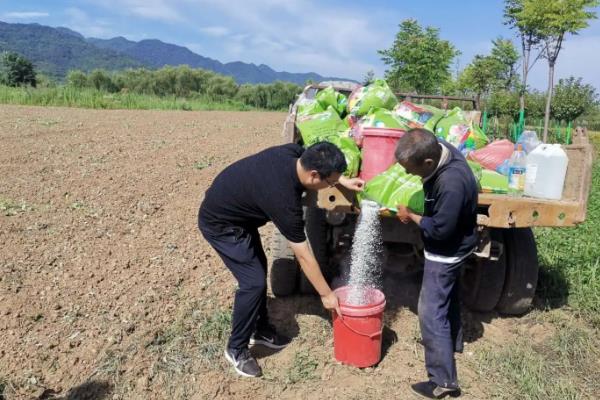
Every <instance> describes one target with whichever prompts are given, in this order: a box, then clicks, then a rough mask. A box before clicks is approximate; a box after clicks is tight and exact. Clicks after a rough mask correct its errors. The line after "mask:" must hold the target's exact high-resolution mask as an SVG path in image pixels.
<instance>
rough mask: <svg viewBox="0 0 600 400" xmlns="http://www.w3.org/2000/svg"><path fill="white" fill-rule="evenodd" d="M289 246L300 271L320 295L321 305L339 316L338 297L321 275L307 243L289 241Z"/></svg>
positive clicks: (340, 313) (340, 314)
mask: <svg viewBox="0 0 600 400" xmlns="http://www.w3.org/2000/svg"><path fill="white" fill-rule="evenodd" d="M290 247H291V248H292V250H293V251H294V255H295V256H296V259H297V260H298V263H299V264H300V268H302V272H304V275H306V278H307V279H308V280H309V282H310V283H311V284H312V285H313V286H314V288H315V290H316V291H317V293H319V296H321V301H322V302H323V306H324V307H325V308H326V309H328V310H335V312H336V313H337V314H338V316H339V317H340V318H341V316H342V312H341V311H340V305H339V302H338V298H337V296H336V295H335V293H333V291H332V290H331V288H330V287H329V285H328V284H327V281H326V280H325V278H324V277H323V274H322V273H321V268H319V263H318V262H317V260H316V259H315V256H314V255H313V253H312V251H311V250H310V247H308V243H307V242H306V241H304V242H302V243H293V242H290Z"/></svg>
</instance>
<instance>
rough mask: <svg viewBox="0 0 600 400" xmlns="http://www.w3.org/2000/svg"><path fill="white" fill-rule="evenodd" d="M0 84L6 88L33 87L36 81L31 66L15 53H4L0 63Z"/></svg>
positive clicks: (29, 62)
mask: <svg viewBox="0 0 600 400" xmlns="http://www.w3.org/2000/svg"><path fill="white" fill-rule="evenodd" d="M0 83H1V84H3V85H6V86H24V85H30V86H33V87H35V86H36V84H37V80H36V77H35V70H34V68H33V64H32V63H31V61H29V60H27V59H26V58H24V57H21V56H20V55H18V54H17V53H12V52H4V53H3V54H2V58H1V62H0Z"/></svg>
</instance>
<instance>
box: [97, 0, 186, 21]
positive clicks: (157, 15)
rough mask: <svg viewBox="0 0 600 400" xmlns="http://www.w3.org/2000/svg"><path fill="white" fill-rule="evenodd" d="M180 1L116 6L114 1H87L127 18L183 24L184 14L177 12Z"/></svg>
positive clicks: (134, 0)
mask: <svg viewBox="0 0 600 400" xmlns="http://www.w3.org/2000/svg"><path fill="white" fill-rule="evenodd" d="M181 1H182V0H172V1H168V0H120V1H119V3H118V6H115V3H114V1H108V0H88V2H90V3H92V4H94V5H96V6H100V7H104V8H107V9H109V10H111V11H116V12H119V13H122V14H125V15H129V16H137V17H141V18H146V19H151V20H158V21H164V22H170V23H174V22H183V21H185V20H186V18H185V17H184V15H186V13H185V12H181V11H180V10H179V7H178V5H179V4H180V3H181Z"/></svg>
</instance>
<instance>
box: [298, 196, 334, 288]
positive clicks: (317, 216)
mask: <svg viewBox="0 0 600 400" xmlns="http://www.w3.org/2000/svg"><path fill="white" fill-rule="evenodd" d="M305 229H306V237H307V239H308V243H309V244H310V248H311V249H312V252H313V254H314V255H315V258H316V259H317V262H318V263H319V266H320V267H321V272H322V273H323V276H324V277H325V280H326V281H327V282H331V279H332V278H333V276H332V275H333V274H332V272H333V271H332V270H331V267H330V265H329V258H330V257H329V240H330V239H329V238H330V235H329V231H330V230H331V226H330V225H329V224H328V223H327V218H326V211H325V210H323V209H321V208H316V207H308V208H307V209H306V212H305ZM299 291H300V293H303V294H317V291H316V290H315V288H314V287H313V285H312V284H311V283H310V282H309V280H308V279H307V278H306V275H304V272H302V271H300V283H299Z"/></svg>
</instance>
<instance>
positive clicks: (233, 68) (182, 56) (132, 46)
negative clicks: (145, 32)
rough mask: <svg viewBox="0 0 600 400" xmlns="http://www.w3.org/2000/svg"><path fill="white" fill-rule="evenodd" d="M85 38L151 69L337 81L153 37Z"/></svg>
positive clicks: (262, 79)
mask: <svg viewBox="0 0 600 400" xmlns="http://www.w3.org/2000/svg"><path fill="white" fill-rule="evenodd" d="M87 40H88V42H89V43H92V44H94V45H96V46H98V47H101V48H103V49H111V50H114V51H118V52H120V53H122V54H125V55H127V56H129V57H131V58H133V59H134V60H137V61H139V62H141V63H143V64H144V65H148V66H152V67H154V68H160V67H164V66H166V65H182V64H187V65H189V66H190V67H193V68H203V69H208V70H211V71H214V72H217V73H220V74H224V75H230V76H232V77H233V78H234V79H235V80H236V82H237V83H270V82H274V81H278V80H279V81H287V82H294V83H297V84H300V85H303V84H304V83H305V82H306V81H307V80H313V81H323V80H340V78H325V77H323V76H321V75H319V74H317V73H314V72H309V73H291V72H278V71H275V70H273V69H272V68H271V67H269V66H267V65H264V64H261V65H258V66H257V65H255V64H248V63H244V62H241V61H235V62H230V63H226V64H223V63H221V62H219V61H217V60H213V59H212V58H208V57H204V56H201V55H199V54H196V53H194V52H192V51H190V50H189V49H188V48H187V47H183V46H177V45H174V44H170V43H164V42H162V41H160V40H157V39H148V40H142V41H139V42H134V41H131V40H127V39H125V38H123V37H116V38H113V39H96V38H88V39H87ZM346 80H347V79H346Z"/></svg>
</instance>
